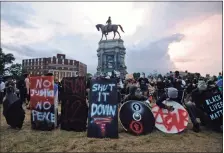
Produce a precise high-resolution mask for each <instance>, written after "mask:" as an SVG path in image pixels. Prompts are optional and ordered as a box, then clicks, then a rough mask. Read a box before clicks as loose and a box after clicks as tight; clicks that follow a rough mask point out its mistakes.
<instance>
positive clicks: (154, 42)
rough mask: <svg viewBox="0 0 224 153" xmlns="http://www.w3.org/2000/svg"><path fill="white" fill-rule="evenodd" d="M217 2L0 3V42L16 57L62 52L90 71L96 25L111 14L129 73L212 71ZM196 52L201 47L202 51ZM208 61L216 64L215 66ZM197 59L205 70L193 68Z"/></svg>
mask: <svg viewBox="0 0 224 153" xmlns="http://www.w3.org/2000/svg"><path fill="white" fill-rule="evenodd" d="M221 4H222V2H136V3H135V2H119V3H118V2H99V3H97V2H88V3H87V2H85V3H84V2H83V3H82V2H57V3H52V2H44V4H43V3H42V2H32V3H27V2H23V3H11V2H10V3H6V2H2V6H1V45H2V46H3V50H4V51H6V52H13V53H14V54H15V55H16V57H17V55H18V59H21V58H29V57H33V56H38V57H45V56H54V55H55V54H57V53H58V52H60V53H64V54H66V55H67V57H68V58H73V59H76V60H79V61H81V62H83V63H86V64H87V67H88V71H90V72H92V73H93V72H95V71H96V67H97V56H96V50H97V48H98V41H99V40H100V38H101V33H99V32H98V31H97V30H96V28H95V25H96V24H98V23H105V22H106V19H107V18H108V16H111V17H112V22H113V23H114V24H121V25H122V26H123V28H124V31H125V33H121V37H122V39H123V40H124V45H125V47H126V48H127V50H126V51H127V57H126V65H127V67H128V71H129V72H134V71H144V72H148V71H151V70H155V69H156V70H157V71H159V72H160V71H161V72H167V71H169V70H173V69H184V70H185V69H188V70H189V71H191V70H192V71H198V72H202V73H213V74H215V73H217V72H218V71H220V70H219V69H220V61H221V60H222V58H221V52H220V51H221V50H220V47H221V46H222V45H221V44H220V42H221V30H222V27H221V25H222V23H221V22H222V15H221V13H222V5H221ZM99 10H100V11H99ZM102 12H103V13H102ZM215 23H216V24H215ZM202 29H203V30H202ZM219 32H220V33H219ZM112 36H113V35H110V36H109V38H112ZM202 38H203V39H202ZM208 44H210V45H208ZM178 50H179V51H178ZM198 50H204V53H202V52H200V53H199V51H198ZM211 50H212V51H213V52H216V53H215V54H214V55H213V57H212V58H210V60H209V62H205V61H207V60H208V58H209V53H211ZM32 52H33V53H32ZM197 53H198V54H197ZM192 54H197V56H191V55H192ZM195 57H197V58H195ZM201 61H204V62H201ZM212 61H218V63H217V64H216V65H214V64H212ZM202 63H203V66H205V67H206V69H205V68H204V67H203V66H198V67H197V66H195V65H201V64H202ZM196 67H197V68H196Z"/></svg>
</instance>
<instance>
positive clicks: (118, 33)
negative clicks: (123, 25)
mask: <svg viewBox="0 0 224 153" xmlns="http://www.w3.org/2000/svg"><path fill="white" fill-rule="evenodd" d="M117 33H118V35H119V39H121V35H120V33H119V32H118V31H117Z"/></svg>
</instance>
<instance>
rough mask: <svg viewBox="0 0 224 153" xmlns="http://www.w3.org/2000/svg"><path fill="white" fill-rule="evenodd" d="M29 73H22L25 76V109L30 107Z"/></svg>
mask: <svg viewBox="0 0 224 153" xmlns="http://www.w3.org/2000/svg"><path fill="white" fill-rule="evenodd" d="M29 77H30V75H29V74H28V73H26V74H24V78H25V98H26V106H27V109H30V106H29V103H30V80H29Z"/></svg>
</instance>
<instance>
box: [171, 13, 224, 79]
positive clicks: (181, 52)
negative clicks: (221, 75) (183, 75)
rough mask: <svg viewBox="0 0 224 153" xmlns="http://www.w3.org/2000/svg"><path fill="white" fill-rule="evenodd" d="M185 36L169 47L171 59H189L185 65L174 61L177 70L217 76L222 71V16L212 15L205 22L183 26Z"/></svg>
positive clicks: (182, 30)
mask: <svg viewBox="0 0 224 153" xmlns="http://www.w3.org/2000/svg"><path fill="white" fill-rule="evenodd" d="M180 31H181V32H182V33H183V34H184V35H185V37H184V39H183V40H182V41H180V42H176V43H173V44H171V45H170V46H169V54H170V55H171V59H172V60H174V61H176V59H177V58H182V59H191V60H190V61H189V60H188V62H185V63H183V62H182V63H180V62H179V61H176V62H175V63H176V66H177V68H179V69H181V70H184V69H186V70H187V69H189V70H191V71H193V72H201V73H202V74H204V75H205V74H210V73H212V74H217V73H218V72H220V71H221V70H222V15H213V16H210V17H208V18H207V19H206V20H203V21H202V22H200V21H195V22H194V23H193V24H192V26H184V24H183V26H182V27H181V28H180Z"/></svg>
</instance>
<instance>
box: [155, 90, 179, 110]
mask: <svg viewBox="0 0 224 153" xmlns="http://www.w3.org/2000/svg"><path fill="white" fill-rule="evenodd" d="M165 100H167V101H175V102H177V101H178V90H177V89H176V88H173V87H170V88H167V89H166V90H165V93H163V94H162V95H161V97H160V98H159V99H158V100H157V101H156V104H157V105H158V106H159V107H160V108H163V109H167V110H168V111H172V110H173V107H172V106H168V105H166V104H164V103H163V102H164V101H165Z"/></svg>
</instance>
